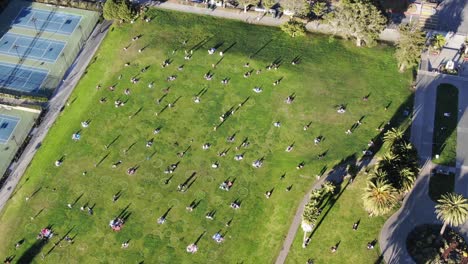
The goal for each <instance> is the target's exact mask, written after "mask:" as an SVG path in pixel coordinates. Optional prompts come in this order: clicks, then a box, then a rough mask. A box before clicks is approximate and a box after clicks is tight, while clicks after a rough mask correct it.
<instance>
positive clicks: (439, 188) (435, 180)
mask: <svg viewBox="0 0 468 264" xmlns="http://www.w3.org/2000/svg"><path fill="white" fill-rule="evenodd" d="M454 185H455V174H453V173H448V174H445V173H434V174H432V175H431V178H430V180H429V197H431V199H432V200H433V201H434V202H437V200H439V199H440V196H442V195H443V194H446V193H450V192H453V188H454Z"/></svg>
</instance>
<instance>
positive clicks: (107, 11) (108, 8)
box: [102, 0, 119, 20]
mask: <svg viewBox="0 0 468 264" xmlns="http://www.w3.org/2000/svg"><path fill="white" fill-rule="evenodd" d="M118 9H119V6H118V5H117V3H116V2H115V0H108V1H106V2H105V3H104V7H103V9H102V15H103V16H104V19H107V20H113V19H115V18H118V17H119V16H118Z"/></svg>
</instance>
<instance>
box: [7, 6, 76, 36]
mask: <svg viewBox="0 0 468 264" xmlns="http://www.w3.org/2000/svg"><path fill="white" fill-rule="evenodd" d="M80 21H81V16H79V15H71V14H67V13H62V12H57V11H54V10H50V11H49V10H43V9H36V8H23V9H21V11H20V12H19V14H18V15H17V16H16V18H15V20H14V21H13V26H14V27H23V28H29V29H33V30H37V31H47V32H53V33H59V34H63V35H71V34H72V33H73V31H74V30H75V28H76V27H77V26H78V24H79V23H80Z"/></svg>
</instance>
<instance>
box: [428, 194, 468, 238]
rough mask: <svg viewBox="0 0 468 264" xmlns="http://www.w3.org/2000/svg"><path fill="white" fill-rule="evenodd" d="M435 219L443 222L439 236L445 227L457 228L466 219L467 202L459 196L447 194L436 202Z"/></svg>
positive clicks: (467, 214) (467, 213) (467, 217)
mask: <svg viewBox="0 0 468 264" xmlns="http://www.w3.org/2000/svg"><path fill="white" fill-rule="evenodd" d="M435 212H436V214H437V218H438V219H439V220H441V221H442V222H444V225H443V226H442V229H441V230H440V235H443V234H444V232H445V228H446V227H447V225H450V226H459V225H461V224H463V223H465V222H466V220H467V219H468V200H467V199H466V198H465V197H463V196H462V195H461V194H457V193H447V194H444V195H442V196H441V197H440V199H439V200H437V205H436V206H435Z"/></svg>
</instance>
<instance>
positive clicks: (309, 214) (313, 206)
mask: <svg viewBox="0 0 468 264" xmlns="http://www.w3.org/2000/svg"><path fill="white" fill-rule="evenodd" d="M334 192H335V185H334V184H333V183H332V182H330V181H325V182H324V183H323V184H322V186H321V188H320V189H316V190H313V191H312V193H311V194H310V201H309V202H308V203H307V204H306V205H305V207H304V212H303V213H302V223H301V227H302V230H303V231H304V238H303V240H302V247H306V241H307V233H310V232H312V230H313V229H314V227H315V224H316V223H317V220H318V218H319V216H320V213H321V211H322V209H323V207H324V206H325V205H326V203H327V202H328V200H329V199H330V198H331V197H332V195H333V193H334Z"/></svg>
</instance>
